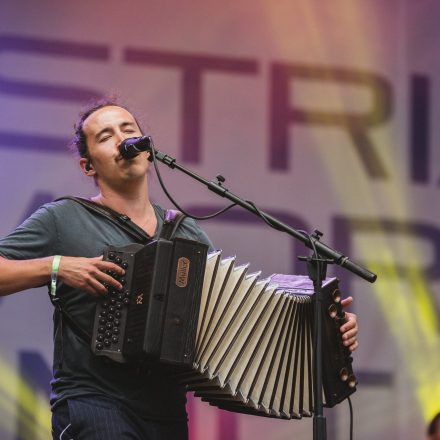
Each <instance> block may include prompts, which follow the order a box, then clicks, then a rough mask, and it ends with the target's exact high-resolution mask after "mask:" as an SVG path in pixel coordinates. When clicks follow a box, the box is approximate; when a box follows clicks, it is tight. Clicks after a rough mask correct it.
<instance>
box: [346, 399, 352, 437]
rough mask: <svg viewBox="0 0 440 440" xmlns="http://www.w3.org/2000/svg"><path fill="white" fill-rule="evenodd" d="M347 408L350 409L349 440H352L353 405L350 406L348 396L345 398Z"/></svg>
mask: <svg viewBox="0 0 440 440" xmlns="http://www.w3.org/2000/svg"><path fill="white" fill-rule="evenodd" d="M347 399H348V406H349V407H350V440H353V405H352V404H351V399H350V396H348V397H347Z"/></svg>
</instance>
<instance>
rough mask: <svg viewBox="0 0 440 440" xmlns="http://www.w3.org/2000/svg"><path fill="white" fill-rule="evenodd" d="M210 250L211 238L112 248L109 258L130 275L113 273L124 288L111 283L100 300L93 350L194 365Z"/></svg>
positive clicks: (119, 357) (111, 355)
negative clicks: (203, 240)
mask: <svg viewBox="0 0 440 440" xmlns="http://www.w3.org/2000/svg"><path fill="white" fill-rule="evenodd" d="M207 251H208V246H207V245H206V244H203V243H199V242H196V241H192V240H187V239H183V238H175V239H174V240H173V241H169V240H163V239H159V240H157V241H154V242H151V243H149V244H148V245H140V244H136V243H134V244H130V245H127V246H124V247H114V246H109V247H108V248H106V249H105V250H104V260H105V261H112V262H114V263H116V264H118V265H120V266H121V267H123V268H124V269H125V275H124V277H118V276H117V275H116V274H114V273H113V274H112V273H111V275H112V276H114V277H115V278H116V279H118V280H119V282H120V283H121V284H122V285H123V288H122V289H121V290H117V289H114V288H111V287H110V288H109V289H108V294H107V295H106V297H105V298H103V299H102V300H99V301H98V302H97V305H96V311H95V318H94V325H93V333H92V341H91V348H92V351H93V353H94V354H95V355H97V356H105V357H107V358H109V359H112V360H113V361H116V362H119V363H125V362H133V361H143V360H146V359H147V360H155V361H160V362H166V363H168V364H171V365H176V366H180V367H183V366H185V365H186V366H188V365H191V364H192V359H193V357H194V338H195V329H194V327H195V325H196V322H195V320H194V316H197V310H198V307H199V300H200V294H201V291H202V285H203V274H204V270H205V264H206V259H207Z"/></svg>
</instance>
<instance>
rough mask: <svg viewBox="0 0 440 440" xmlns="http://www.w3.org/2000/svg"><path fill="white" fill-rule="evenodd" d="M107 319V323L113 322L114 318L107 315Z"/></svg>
mask: <svg viewBox="0 0 440 440" xmlns="http://www.w3.org/2000/svg"><path fill="white" fill-rule="evenodd" d="M107 319H108V320H109V321H113V320H114V319H115V317H114V316H113V315H108V316H107Z"/></svg>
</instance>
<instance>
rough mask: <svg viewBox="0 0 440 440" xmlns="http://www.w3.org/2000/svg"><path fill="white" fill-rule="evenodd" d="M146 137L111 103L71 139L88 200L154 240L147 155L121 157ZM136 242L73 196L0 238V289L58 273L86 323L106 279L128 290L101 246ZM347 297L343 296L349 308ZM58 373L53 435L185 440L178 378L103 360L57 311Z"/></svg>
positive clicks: (349, 336)
mask: <svg viewBox="0 0 440 440" xmlns="http://www.w3.org/2000/svg"><path fill="white" fill-rule="evenodd" d="M141 135H142V132H141V129H140V127H139V125H138V123H137V121H136V119H135V118H134V117H133V115H132V114H131V113H130V112H129V111H128V110H127V109H125V108H123V107H121V106H119V105H117V104H115V103H112V102H105V103H101V104H99V105H96V106H94V107H92V108H91V109H89V110H88V111H86V112H85V113H83V114H82V116H81V118H80V120H79V123H78V124H77V126H76V133H75V139H74V144H75V146H76V148H77V149H78V152H79V155H80V160H79V164H80V167H81V169H82V171H83V172H84V174H85V175H86V176H89V177H92V178H93V179H94V180H95V183H96V184H97V186H98V188H99V194H98V195H97V196H96V197H94V198H93V199H92V200H93V201H94V202H95V203H96V204H98V205H102V206H105V207H108V208H111V209H113V210H114V211H117V212H119V213H122V214H125V215H126V216H128V217H129V218H131V220H132V221H133V222H134V223H135V224H136V225H137V226H139V227H140V228H142V229H143V230H144V231H145V232H146V233H147V234H148V235H149V236H150V237H152V238H157V237H158V234H159V232H160V230H161V227H162V223H163V219H164V211H163V209H161V208H160V207H158V206H156V205H153V204H152V203H151V202H150V198H149V193H148V178H147V170H148V166H149V162H148V160H147V157H148V153H146V152H145V153H141V154H139V155H138V156H136V157H134V158H133V159H130V160H125V159H122V157H121V155H120V153H119V145H120V144H121V142H122V141H123V140H124V139H126V138H131V137H137V136H141ZM177 235H180V236H182V237H186V238H190V239H193V240H197V241H201V242H204V243H206V244H208V245H209V246H210V248H211V249H212V244H211V242H210V240H209V239H208V237H207V236H206V234H205V233H204V232H203V231H202V230H201V229H200V228H199V227H198V226H197V224H196V223H195V222H194V221H193V220H191V219H186V220H185V221H184V222H183V223H182V224H181V226H180V227H179V230H178V234H177ZM131 242H133V239H132V238H131V237H130V236H128V235H127V234H126V232H125V231H123V230H121V229H120V228H118V226H117V225H115V224H113V223H111V222H108V221H107V220H106V219H104V218H101V217H98V216H95V215H94V214H93V213H91V212H90V211H88V210H87V209H85V208H84V207H83V206H81V205H79V204H77V203H76V202H74V201H72V200H61V201H58V202H54V203H49V204H47V205H44V206H43V207H41V208H40V209H39V210H38V211H37V212H36V213H35V214H33V215H32V216H31V217H30V218H29V219H28V220H26V221H25V222H24V223H23V224H22V225H20V226H19V227H18V228H17V229H16V230H15V231H14V232H12V233H11V234H10V235H9V236H8V237H6V238H4V239H3V240H0V294H1V295H8V294H11V293H14V292H18V291H20V290H25V289H29V288H31V287H36V286H41V285H44V284H49V283H50V280H51V274H52V276H53V277H55V276H56V275H57V289H56V293H57V297H59V298H60V301H61V304H62V305H63V308H64V309H65V310H66V311H67V312H68V313H69V315H70V316H71V317H72V318H74V319H75V321H76V322H77V324H78V325H79V326H80V327H82V328H85V329H89V328H90V323H91V321H92V320H93V313H94V306H95V304H96V299H95V298H94V297H100V296H102V295H105V294H106V293H107V288H106V285H108V286H112V287H114V288H116V289H119V288H121V287H122V286H121V284H120V283H119V281H118V280H117V279H115V278H113V277H112V276H110V275H109V274H107V272H114V273H116V274H117V275H123V273H124V271H123V269H122V268H120V267H119V266H117V265H116V264H113V263H111V262H107V261H103V260H102V252H103V249H104V248H105V247H107V246H108V245H110V244H111V245H114V246H123V245H126V244H128V243H131ZM59 256H61V258H60V257H59ZM58 264H59V267H58V268H57V267H56V266H57V265H58ZM351 301H352V299H351V298H347V299H346V300H345V301H344V303H343V304H344V306H347V305H349V304H350V303H351ZM347 316H348V322H347V323H346V324H345V325H344V326H343V327H342V330H341V331H342V332H343V338H344V343H345V344H346V345H347V346H348V347H349V348H350V350H354V349H355V348H356V347H357V345H358V342H357V323H356V317H355V315H352V314H347ZM53 374H54V376H53V380H52V382H51V385H52V395H51V405H52V411H53V420H52V423H53V436H54V438H57V439H58V438H60V439H64V438H66V439H67V438H69V439H70V438H85V439H98V438H103V439H104V438H105V439H106V440H112V439H118V440H119V439H128V438H130V439H185V438H187V424H186V412H185V392H184V390H183V389H182V388H181V387H180V386H179V385H178V384H177V383H176V382H175V381H174V380H173V379H172V378H170V377H168V376H167V375H166V373H165V372H164V371H163V370H162V369H161V368H160V367H159V366H150V367H149V368H148V369H146V371H142V372H141V373H140V372H138V371H135V370H134V369H130V367H129V366H127V365H126V364H123V365H116V364H114V363H105V362H103V361H102V359H101V358H100V357H99V358H98V357H96V356H94V355H93V354H92V352H91V350H90V348H89V346H88V344H87V343H86V342H85V341H84V340H82V339H81V338H80V337H78V334H77V332H75V330H74V328H72V326H71V325H68V322H66V321H65V320H63V318H62V316H60V313H58V311H56V312H55V321H54V369H53Z"/></svg>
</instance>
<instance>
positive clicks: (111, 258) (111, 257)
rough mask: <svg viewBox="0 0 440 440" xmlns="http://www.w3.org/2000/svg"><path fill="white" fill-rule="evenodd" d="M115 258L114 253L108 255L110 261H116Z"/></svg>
mask: <svg viewBox="0 0 440 440" xmlns="http://www.w3.org/2000/svg"><path fill="white" fill-rule="evenodd" d="M115 257H116V255H115V254H114V253H113V252H109V254H108V259H109V260H114V259H115Z"/></svg>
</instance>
